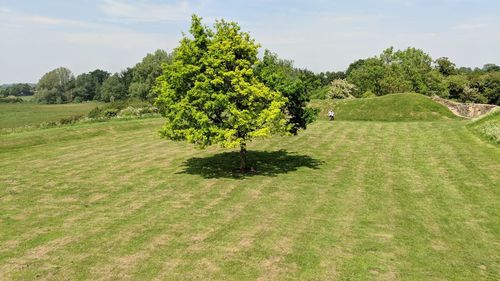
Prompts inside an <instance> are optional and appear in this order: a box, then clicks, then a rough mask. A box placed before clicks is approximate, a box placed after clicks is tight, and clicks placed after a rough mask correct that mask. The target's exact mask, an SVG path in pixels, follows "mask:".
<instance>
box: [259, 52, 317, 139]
mask: <svg viewBox="0 0 500 281" xmlns="http://www.w3.org/2000/svg"><path fill="white" fill-rule="evenodd" d="M255 73H256V74H257V75H258V76H259V78H260V80H261V81H263V82H264V84H265V85H266V86H267V87H269V88H270V89H272V90H274V91H277V92H280V93H281V94H282V95H283V96H284V97H285V98H287V102H286V105H285V110H286V114H287V115H288V125H290V126H289V128H290V133H292V134H294V135H296V134H297V133H298V131H299V130H300V129H306V128H307V124H309V123H311V122H312V121H314V119H315V117H316V115H317V111H316V110H314V109H312V108H307V103H308V102H309V100H310V97H309V94H308V88H307V85H308V84H307V80H306V79H307V78H306V79H304V80H306V81H304V80H303V78H305V77H306V76H305V75H304V71H301V70H298V69H295V68H294V67H293V62H292V61H289V60H283V59H280V58H278V55H276V54H274V53H272V52H271V51H269V50H266V51H265V52H264V57H263V59H262V61H261V62H260V63H258V64H257V65H256V68H255ZM313 76H314V74H313ZM301 78H302V79H301Z"/></svg>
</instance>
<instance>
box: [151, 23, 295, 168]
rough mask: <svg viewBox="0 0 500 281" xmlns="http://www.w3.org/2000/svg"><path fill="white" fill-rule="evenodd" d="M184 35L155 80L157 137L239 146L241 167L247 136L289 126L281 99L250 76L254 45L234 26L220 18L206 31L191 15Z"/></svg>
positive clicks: (267, 134) (268, 132)
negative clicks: (161, 122)
mask: <svg viewBox="0 0 500 281" xmlns="http://www.w3.org/2000/svg"><path fill="white" fill-rule="evenodd" d="M190 33H191V35H192V38H191V37H187V36H185V37H184V38H183V39H182V40H181V42H180V46H179V47H177V48H176V49H175V55H174V57H173V62H172V63H171V64H168V65H164V70H163V75H161V76H160V77H159V78H158V85H157V87H156V92H157V93H158V94H159V96H158V98H157V100H156V105H157V106H158V108H159V110H160V112H161V114H162V115H163V116H164V117H165V118H166V119H167V121H166V123H165V125H164V127H163V129H162V130H161V135H162V136H163V137H165V138H167V139H171V140H177V141H180V140H183V141H188V142H190V143H193V144H196V145H198V146H199V147H206V146H208V145H212V144H220V145H222V146H223V147H226V148H232V147H239V148H240V169H241V170H246V169H247V164H246V145H247V143H248V142H249V141H250V140H251V139H252V138H255V137H268V136H270V135H271V134H273V133H285V132H287V131H288V130H289V128H288V126H287V119H286V116H285V113H284V111H283V109H284V107H285V104H286V101H287V99H286V98H285V97H284V96H283V95H282V94H281V93H279V92H277V91H273V90H271V89H270V88H269V87H267V86H266V85H264V83H262V82H261V81H260V80H259V78H258V76H257V75H256V74H255V72H254V69H255V66H256V64H257V63H258V58H257V54H258V50H259V47H260V46H259V45H258V44H256V43H255V41H254V40H253V39H251V38H250V35H249V34H248V33H246V32H242V31H241V30H240V27H239V26H238V24H236V23H234V22H226V21H224V20H221V21H217V22H216V23H215V26H214V28H213V29H212V28H209V27H207V26H205V25H203V24H202V22H201V18H200V17H197V16H193V18H192V24H191V29H190Z"/></svg>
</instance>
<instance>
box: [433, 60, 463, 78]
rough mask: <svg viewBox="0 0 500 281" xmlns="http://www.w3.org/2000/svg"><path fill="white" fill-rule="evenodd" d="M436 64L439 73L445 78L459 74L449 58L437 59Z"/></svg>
mask: <svg viewBox="0 0 500 281" xmlns="http://www.w3.org/2000/svg"><path fill="white" fill-rule="evenodd" d="M434 63H435V64H436V69H437V70H438V71H439V73H441V74H443V75H444V76H450V75H454V74H457V73H458V71H457V68H456V65H455V64H454V63H453V62H451V61H450V59H448V58H447V57H440V58H438V59H436V60H435V61H434Z"/></svg>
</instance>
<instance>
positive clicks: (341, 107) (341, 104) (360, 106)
mask: <svg viewBox="0 0 500 281" xmlns="http://www.w3.org/2000/svg"><path fill="white" fill-rule="evenodd" d="M311 106H312V107H315V108H319V109H321V112H320V119H327V118H328V115H327V112H328V110H329V109H333V110H334V111H335V118H336V119H337V120H362V121H436V120H446V119H458V117H456V116H455V115H454V114H453V113H452V112H451V111H450V110H449V109H448V108H446V107H445V106H443V105H441V104H439V103H437V102H435V101H433V100H431V99H429V98H428V97H426V96H423V95H420V94H393V95H386V96H382V97H375V98H366V99H354V100H313V101H312V102H311Z"/></svg>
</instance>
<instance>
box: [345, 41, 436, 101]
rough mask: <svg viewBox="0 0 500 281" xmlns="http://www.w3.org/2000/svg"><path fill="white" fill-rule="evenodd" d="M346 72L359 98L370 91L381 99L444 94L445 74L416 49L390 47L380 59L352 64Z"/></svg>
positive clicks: (428, 57) (375, 58)
mask: <svg viewBox="0 0 500 281" xmlns="http://www.w3.org/2000/svg"><path fill="white" fill-rule="evenodd" d="M347 73H348V76H347V80H348V81H349V82H350V83H353V84H354V85H356V87H357V91H356V92H355V93H354V94H355V96H356V97H360V96H361V95H363V93H365V92H367V91H370V92H373V93H375V94H376V95H378V96H380V95H386V94H392V93H404V92H417V93H421V94H424V95H434V94H438V95H444V94H445V93H442V92H441V91H443V87H442V86H443V85H444V84H443V78H442V77H441V76H442V75H441V74H440V73H438V72H436V71H435V70H434V69H433V68H432V58H431V57H430V56H429V55H428V54H426V53H424V52H423V51H422V50H419V49H415V48H407V49H406V50H398V51H394V48H392V47H391V48H388V49H386V50H384V51H383V52H382V54H381V55H380V56H378V57H374V58H368V59H365V60H358V61H356V62H355V63H353V64H351V65H350V66H349V69H348V71H347Z"/></svg>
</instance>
